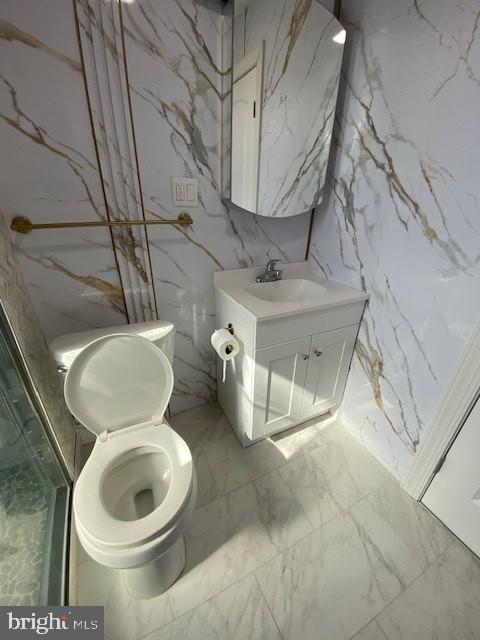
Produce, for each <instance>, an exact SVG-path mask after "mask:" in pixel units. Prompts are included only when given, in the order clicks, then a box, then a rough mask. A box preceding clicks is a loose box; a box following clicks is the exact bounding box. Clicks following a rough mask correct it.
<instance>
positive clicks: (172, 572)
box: [122, 535, 185, 599]
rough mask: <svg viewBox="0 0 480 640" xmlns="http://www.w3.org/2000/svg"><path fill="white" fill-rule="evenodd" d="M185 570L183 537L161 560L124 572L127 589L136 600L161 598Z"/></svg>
mask: <svg viewBox="0 0 480 640" xmlns="http://www.w3.org/2000/svg"><path fill="white" fill-rule="evenodd" d="M184 568H185V541H184V539H183V535H182V536H180V538H178V540H177V541H176V542H175V544H173V545H172V546H171V547H170V549H169V550H168V551H167V552H166V553H164V554H163V555H162V556H160V557H159V558H156V559H155V560H153V562H149V563H148V564H146V565H144V566H142V567H135V568H134V569H125V570H123V571H122V573H123V575H124V578H125V582H126V584H127V589H128V591H129V593H130V595H131V596H132V597H134V598H139V599H147V598H154V597H155V596H159V595H160V594H161V593H164V592H165V591H166V590H167V589H169V588H170V587H171V586H172V584H173V583H174V582H175V581H176V580H177V579H178V578H179V577H180V574H181V573H182V571H183V569H184Z"/></svg>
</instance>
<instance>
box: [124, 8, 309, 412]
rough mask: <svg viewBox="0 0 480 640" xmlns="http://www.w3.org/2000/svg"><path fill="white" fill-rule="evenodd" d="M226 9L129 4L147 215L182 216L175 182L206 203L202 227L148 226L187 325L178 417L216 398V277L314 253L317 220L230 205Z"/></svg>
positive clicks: (165, 315) (166, 294) (177, 319)
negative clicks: (195, 186) (193, 186)
mask: <svg viewBox="0 0 480 640" xmlns="http://www.w3.org/2000/svg"><path fill="white" fill-rule="evenodd" d="M222 6H223V4H222V3H221V2H219V1H218V2H215V1H212V2H193V0H161V1H160V0H137V1H136V2H134V3H131V4H127V3H123V5H122V12H123V24H124V34H125V50H126V60H127V65H128V72H129V82H130V92H131V98H132V111H133V122H134V129H135V137H136V142H137V150H138V162H139V175H140V183H141V186H142V195H143V202H144V209H145V213H146V215H147V217H150V218H162V217H163V218H165V217H172V215H177V214H178V213H179V211H181V209H176V208H174V207H172V199H171V184H170V178H171V177H172V176H187V177H193V178H197V179H198V181H199V206H198V207H196V208H192V209H189V213H190V214H191V215H192V218H193V221H194V223H193V225H192V227H190V228H169V227H157V228H149V230H148V240H149V247H150V257H151V261H152V270H153V277H154V285H155V291H156V298H157V303H158V311H159V315H160V317H161V318H162V319H166V320H170V321H172V322H174V324H175V325H176V327H177V334H176V344H175V363H174V370H175V379H176V386H175V391H174V395H173V399H172V408H173V411H174V412H178V411H181V410H183V409H188V408H189V407H192V406H196V405H200V404H203V403H205V402H209V401H211V400H213V399H214V398H215V394H216V366H215V358H214V354H213V351H212V349H211V346H210V335H211V333H212V331H213V329H214V328H215V318H214V300H213V273H214V272H215V271H218V270H223V269H232V268H241V267H247V266H252V265H258V266H261V265H264V264H265V263H266V262H267V260H268V259H269V258H274V257H279V258H281V259H284V260H286V261H292V260H300V259H303V256H304V252H305V248H306V238H307V229H308V221H309V216H308V214H307V215H304V216H301V217H297V218H295V221H288V220H280V221H275V220H268V219H267V220H265V219H259V218H258V217H255V216H253V215H251V214H247V213H245V212H242V211H238V210H236V209H235V208H233V207H232V208H231V209H227V208H226V207H225V205H224V204H223V202H222V199H221V147H222V132H221V124H222V122H221V118H222V110H221V106H222V102H223V94H222V92H223V90H225V86H224V83H223V78H224V73H225V71H224V70H223V69H222V38H221V33H222V18H221V13H222ZM227 64H228V63H227Z"/></svg>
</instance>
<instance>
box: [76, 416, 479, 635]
mask: <svg viewBox="0 0 480 640" xmlns="http://www.w3.org/2000/svg"><path fill="white" fill-rule="evenodd" d="M172 424H173V426H174V428H175V425H176V424H178V428H179V430H181V433H182V435H183V437H185V438H186V439H187V441H189V442H191V443H195V446H196V451H197V452H201V453H203V454H205V458H207V452H208V450H209V449H210V450H211V447H212V446H213V445H215V444H216V443H221V446H220V448H219V452H220V451H221V452H222V456H225V455H227V452H228V448H229V447H230V448H231V449H232V451H233V452H234V453H233V454H232V455H230V460H231V465H232V466H237V467H238V468H240V467H242V465H243V462H245V468H246V469H247V470H248V473H247V474H246V475H245V476H244V477H243V479H242V481H243V484H242V485H241V486H239V487H238V488H234V489H232V490H230V491H228V492H227V493H223V491H224V490H225V485H224V484H223V482H224V478H225V476H224V474H223V473H222V474H219V475H216V474H215V467H216V465H215V464H208V465H207V466H208V468H209V469H210V471H211V474H207V475H205V473H203V472H202V473H199V484H200V487H199V490H200V491H199V493H200V495H203V497H204V503H203V505H202V506H200V507H199V508H197V510H196V511H195V513H194V517H193V523H192V526H191V528H190V529H189V530H188V532H187V536H186V548H187V568H186V570H185V572H184V574H183V575H182V577H181V578H180V579H179V581H178V582H177V583H176V584H175V585H174V586H173V587H172V588H171V589H170V590H169V591H168V592H167V593H166V594H163V595H162V596H159V597H157V598H153V599H152V600H148V601H141V600H134V599H132V598H131V597H130V596H129V595H128V593H127V592H126V590H125V588H124V586H123V583H122V582H121V581H119V580H118V577H117V576H115V574H114V573H111V572H109V571H107V570H105V568H104V567H100V566H99V565H95V563H93V562H92V561H90V560H89V559H85V557H84V556H83V557H81V558H80V564H79V569H78V579H79V589H78V593H79V604H105V618H106V627H107V636H106V637H107V638H108V639H109V640H138V639H139V638H143V637H145V636H146V637H147V638H149V639H151V640H154V639H160V640H164V639H167V638H168V639H171V640H180V638H181V640H198V639H199V638H200V637H201V638H203V637H206V638H212V639H213V638H227V639H229V638H232V640H233V639H235V640H237V639H240V640H242V639H243V638H245V640H246V639H247V638H248V640H264V639H265V638H267V639H270V638H272V640H274V639H275V640H277V639H278V640H279V639H280V638H282V640H298V639H301V640H308V639H309V638H315V640H317V639H318V637H319V633H321V636H320V637H325V638H328V639H329V640H342V639H344V640H350V639H351V640H403V639H404V638H408V640H430V639H431V640H433V639H434V638H440V639H441V640H443V639H444V638H445V640H446V639H447V638H448V639H450V638H455V640H457V638H458V639H459V640H464V639H465V640H466V638H473V637H475V636H474V635H473V632H472V630H474V629H476V628H478V627H479V625H480V607H479V606H478V591H479V586H480V582H479V580H480V566H479V565H478V562H477V561H476V560H474V558H473V556H472V555H471V554H470V553H469V552H467V551H466V550H465V549H464V548H463V547H462V546H461V545H460V543H458V542H457V540H456V539H455V538H454V537H453V536H452V535H451V534H450V533H449V532H448V531H447V530H446V529H445V528H444V527H443V525H442V524H440V523H439V522H438V521H437V520H436V519H435V518H434V517H433V516H431V515H430V514H429V513H428V512H427V511H426V510H425V509H424V508H423V507H421V506H420V505H419V504H417V503H415V502H414V501H413V500H412V499H411V498H410V497H409V496H408V495H407V494H405V493H404V492H403V491H402V490H401V489H400V487H399V486H398V484H397V482H396V480H395V479H394V478H393V477H392V476H390V474H388V473H387V472H386V471H385V470H384V469H382V467H381V466H380V465H379V463H378V462H377V461H376V460H375V459H374V458H373V457H372V456H371V455H370V454H369V453H368V452H366V451H365V450H364V449H363V447H362V446H361V445H360V444H359V443H358V442H357V441H356V440H355V439H354V438H353V437H352V436H351V435H350V434H349V433H348V432H347V431H346V430H344V429H343V427H342V426H341V425H340V424H338V423H330V424H326V423H325V422H323V424H322V421H321V420H319V421H318V422H316V421H311V422H309V423H307V424H306V425H305V427H304V428H301V427H297V428H295V429H293V430H292V431H291V432H286V433H283V434H281V437H278V436H275V438H273V439H271V441H270V444H271V446H272V447H276V446H277V445H278V446H279V447H280V448H279V449H277V451H279V452H282V455H281V456H278V457H277V458H276V459H272V458H271V457H268V455H267V451H266V450H263V454H264V455H263V460H264V463H263V466H262V456H260V455H258V456H257V455H256V454H255V456H256V458H255V465H252V463H251V457H250V456H251V455H252V454H251V453H250V452H251V450H252V449H253V448H254V447H255V446H256V445H254V447H250V448H248V449H242V448H240V447H239V445H238V443H236V441H235V440H230V441H228V442H227V438H228V436H229V435H230V434H229V433H228V432H227V433H225V430H226V429H229V427H228V424H227V423H226V421H225V419H224V418H223V417H222V414H221V412H220V411H219V410H218V407H217V406H216V405H210V406H206V407H200V408H198V409H193V410H190V411H188V412H185V413H184V414H179V415H178V416H175V417H174V418H173V419H172ZM235 444H236V445H237V446H238V447H239V448H238V449H237V448H236V446H235ZM261 444H264V443H261ZM332 444H333V445H335V447H336V449H337V450H334V449H332V448H331V445H332ZM322 451H324V452H325V456H324V457H321V456H319V455H318V454H319V453H320V452H322ZM198 455H200V454H198ZM328 459H331V462H330V466H329V465H328V463H327V461H328ZM210 460H211V462H213V459H212V458H210ZM204 462H205V460H204ZM302 466H303V468H304V471H302ZM315 467H316V468H317V469H316V471H315ZM335 468H336V469H337V470H336V472H335V473H334V469H335ZM212 475H213V477H214V484H217V493H212V495H211V499H209V498H208V493H209V491H210V490H211V487H212ZM252 476H254V477H252ZM369 476H371V479H369ZM231 477H232V478H239V476H237V474H236V473H234V474H233V475H232V476H231ZM203 482H205V483H206V484H205V487H202V484H203ZM353 484H356V485H357V488H356V490H353V488H352V486H353ZM344 487H348V491H346V490H345V489H344ZM222 493H223V495H220V494H222ZM327 496H328V498H327ZM346 497H348V500H347V499H346ZM410 609H411V610H412V612H413V615H410ZM453 629H455V633H453V632H452V630H453ZM419 630H420V631H419ZM442 634H443V635H442Z"/></svg>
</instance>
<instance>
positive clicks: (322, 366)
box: [302, 326, 358, 419]
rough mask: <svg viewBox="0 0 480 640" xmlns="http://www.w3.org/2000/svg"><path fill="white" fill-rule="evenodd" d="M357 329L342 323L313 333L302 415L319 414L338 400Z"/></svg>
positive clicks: (344, 382)
mask: <svg viewBox="0 0 480 640" xmlns="http://www.w3.org/2000/svg"><path fill="white" fill-rule="evenodd" d="M357 329H358V327H357V326H354V327H344V328H343V329H337V330H335V331H326V332H324V333H319V334H317V335H315V336H313V337H312V346H311V351H310V359H309V363H308V371H307V377H306V382H305V393H304V395H303V406H302V417H303V418H305V419H306V418H308V417H310V416H314V415H318V414H319V413H322V412H324V411H327V410H328V409H330V408H332V407H335V406H338V405H339V404H340V402H341V399H342V395H343V390H344V388H345V384H346V381H347V375H348V370H349V368H350V361H351V358H352V353H353V348H354V346H355V339H356V335H357Z"/></svg>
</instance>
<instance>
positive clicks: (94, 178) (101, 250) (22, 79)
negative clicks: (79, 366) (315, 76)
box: [0, 0, 126, 338]
mask: <svg viewBox="0 0 480 640" xmlns="http://www.w3.org/2000/svg"><path fill="white" fill-rule="evenodd" d="M0 136H1V140H2V151H3V153H4V156H5V157H8V162H4V163H3V165H2V171H1V174H0V191H1V193H2V197H1V202H0V207H1V209H2V211H3V213H4V215H5V216H6V218H7V219H10V218H12V217H13V216H15V215H25V216H28V217H29V218H30V219H31V220H32V221H33V222H54V221H57V222H58V221H67V222H68V221H70V222H73V221H78V220H82V219H83V220H92V221H98V220H102V219H104V218H105V217H106V210H105V201H104V195H103V188H102V183H101V179H100V175H99V170H98V163H97V157H96V153H95V146H94V141H93V136H92V130H91V125H90V117H89V112H88V107H87V99H86V94H85V87H84V79H83V69H82V62H81V58H80V52H79V48H78V42H77V36H76V26H75V16H74V8H73V3H72V2H63V1H62V0H39V1H36V2H33V1H23V2H17V1H16V0H6V1H5V2H2V5H1V9H0ZM15 242H16V247H17V256H18V259H19V261H20V263H21V265H22V268H23V272H24V276H25V280H26V282H27V285H28V289H29V292H30V295H31V298H32V302H33V304H34V307H35V310H36V312H37V314H38V317H39V319H40V322H41V325H42V328H43V330H44V332H45V334H46V336H47V338H52V337H55V336H57V335H59V334H60V333H65V332H67V331H79V330H82V329H89V328H92V327H98V326H105V325H115V324H122V323H123V322H125V321H126V313H125V304H124V296H123V292H122V288H121V283H120V279H119V275H118V270H117V266H116V262H115V257H114V253H113V250H112V241H111V236H110V233H109V231H108V230H106V229H95V230H82V229H80V230H78V229H77V230H75V229H69V230H58V231H36V232H33V233H31V234H30V235H28V236H20V235H19V234H17V235H16V236H15Z"/></svg>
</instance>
